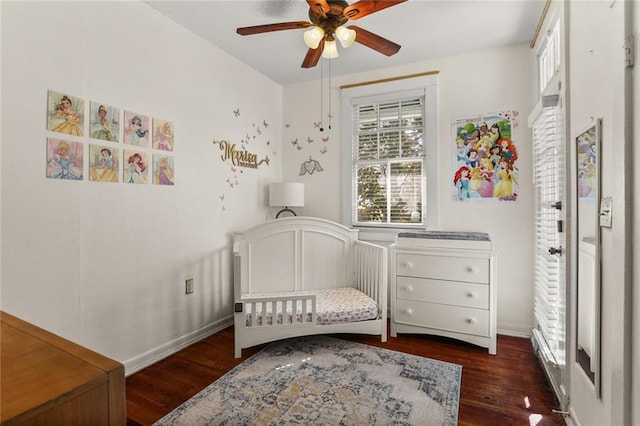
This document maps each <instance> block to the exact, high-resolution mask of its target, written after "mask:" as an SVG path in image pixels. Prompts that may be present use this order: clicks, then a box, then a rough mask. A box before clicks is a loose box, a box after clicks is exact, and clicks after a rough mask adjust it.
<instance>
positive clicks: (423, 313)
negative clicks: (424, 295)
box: [394, 300, 489, 336]
mask: <svg viewBox="0 0 640 426" xmlns="http://www.w3.org/2000/svg"><path fill="white" fill-rule="evenodd" d="M394 321H395V322H397V323H400V324H409V325H415V326H420V327H429V328H437V329H440V330H448V331H455V332H458V333H465V334H473V335H478V336H489V311H488V310H485V309H474V308H464V307H460V306H451V305H440V304H437V303H427V302H415V301H410V300H397V301H396V311H395V312H394Z"/></svg>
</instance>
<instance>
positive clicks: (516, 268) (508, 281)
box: [283, 44, 533, 336]
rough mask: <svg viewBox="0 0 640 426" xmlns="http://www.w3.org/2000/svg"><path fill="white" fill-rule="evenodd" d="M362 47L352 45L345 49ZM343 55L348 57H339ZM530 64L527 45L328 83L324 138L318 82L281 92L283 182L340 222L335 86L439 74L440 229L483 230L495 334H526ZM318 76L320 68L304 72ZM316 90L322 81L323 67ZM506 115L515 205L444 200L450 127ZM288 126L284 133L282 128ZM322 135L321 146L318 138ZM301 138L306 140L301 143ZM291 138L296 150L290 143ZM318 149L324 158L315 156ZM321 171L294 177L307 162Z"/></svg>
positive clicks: (308, 209)
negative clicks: (494, 268)
mask: <svg viewBox="0 0 640 426" xmlns="http://www.w3.org/2000/svg"><path fill="white" fill-rule="evenodd" d="M354 48H362V49H366V47H362V46H359V45H354V46H353V47H351V49H354ZM344 54H345V55H347V54H348V51H346V52H345V53H344ZM530 70H531V66H530V59H529V47H528V45H524V44H522V45H517V46H511V47H506V48H500V49H493V50H487V51H480V52H475V53H472V54H466V55H460V56H453V57H445V58H440V59H436V60H430V61H424V62H420V63H416V64H412V65H409V66H404V67H399V68H388V69H382V70H378V71H377V72H373V73H366V74H365V73H363V74H356V75H350V76H346V77H340V78H333V79H332V80H331V114H332V115H333V119H332V123H331V124H332V128H331V130H329V129H328V122H329V120H328V117H327V112H328V107H329V99H328V97H326V96H325V98H324V111H325V115H324V117H323V122H324V128H325V131H324V132H320V131H319V130H318V129H317V128H316V126H315V124H314V123H317V122H319V121H320V119H321V115H320V93H321V92H320V89H321V84H320V81H314V82H311V83H302V84H297V85H291V86H286V87H285V89H284V112H283V120H284V123H285V129H284V131H283V152H284V169H283V177H284V178H285V179H286V180H291V181H297V182H303V183H305V186H306V200H305V207H304V212H303V213H304V214H307V215H312V216H319V217H323V218H326V219H331V220H336V221H341V220H342V218H341V212H342V210H341V207H342V206H341V194H340V187H341V183H340V182H341V178H342V171H341V169H340V166H341V160H340V151H341V144H342V143H349V142H348V141H341V140H340V134H341V130H340V126H341V125H343V123H340V122H339V117H340V86H342V85H347V84H355V83H361V82H366V81H372V80H378V79H384V78H391V77H397V76H403V75H409V74H416V73H421V72H426V71H439V72H440V73H439V76H438V78H439V122H438V123H437V124H438V134H439V140H438V144H439V146H438V157H439V164H440V168H439V177H440V182H439V194H440V195H439V198H440V202H439V205H438V207H439V218H440V225H439V228H440V229H444V230H463V231H482V232H488V233H489V234H490V235H491V238H492V239H493V241H494V245H495V248H496V249H497V250H498V251H499V252H500V254H499V262H498V263H499V267H498V332H499V333H505V334H513V335H521V336H528V335H530V333H531V328H532V326H533V314H532V312H533V266H532V259H533V241H532V237H533V225H532V224H533V193H532V190H533V186H532V175H531V173H532V169H531V164H532V149H531V132H530V129H528V128H527V119H526V117H527V115H528V114H529V112H530V111H531V109H532V107H533V105H532V103H531V93H532V89H531V84H532V81H533V77H532V76H531V71H530ZM314 71H315V72H317V73H318V77H319V76H320V69H316V70H311V72H314ZM324 75H325V79H326V80H325V83H324V87H325V90H327V87H328V86H329V82H328V79H327V70H326V68H325V74H324ZM506 110H514V111H518V112H519V114H520V115H519V120H518V126H517V127H514V128H513V132H514V133H513V135H514V136H513V140H514V142H515V144H516V147H517V149H518V154H519V159H518V161H517V163H516V166H517V167H518V168H519V172H520V177H519V184H520V187H519V195H518V200H517V201H516V202H513V203H512V202H501V203H496V204H481V203H478V204H472V203H460V202H454V201H452V200H451V190H450V188H451V179H452V171H451V168H452V166H451V158H452V152H451V149H452V139H451V121H452V119H454V118H458V117H461V116H467V115H474V114H484V113H493V112H500V111H506ZM287 124H290V126H289V127H286V125H287ZM323 137H324V138H326V137H329V140H328V141H327V142H323V141H322V138H323ZM308 138H310V139H311V140H313V142H311V143H309V142H308ZM296 139H297V141H298V146H299V147H302V149H298V147H297V146H295V145H294V144H292V143H291V142H292V141H295V140H296ZM324 149H326V152H325V153H322V151H323V150H324ZM310 157H311V158H312V159H313V160H317V161H319V162H320V164H321V165H322V167H323V169H324V171H322V172H314V173H313V174H312V175H310V174H307V173H305V174H304V175H303V176H300V175H299V172H300V167H301V164H302V163H303V162H306V161H308V160H309V158H310Z"/></svg>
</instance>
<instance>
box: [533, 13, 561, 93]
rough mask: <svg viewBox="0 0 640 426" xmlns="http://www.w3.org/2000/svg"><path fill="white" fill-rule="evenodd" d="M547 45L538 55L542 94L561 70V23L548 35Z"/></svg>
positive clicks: (557, 23)
mask: <svg viewBox="0 0 640 426" xmlns="http://www.w3.org/2000/svg"><path fill="white" fill-rule="evenodd" d="M545 41H546V43H545V45H544V47H543V48H542V49H541V51H540V54H539V55H538V77H539V80H540V81H539V83H540V92H542V91H543V90H544V89H545V88H546V87H547V84H548V83H549V82H550V81H551V79H552V78H553V77H554V76H555V75H556V73H557V72H558V70H559V69H560V22H556V24H555V25H554V27H553V29H552V30H550V31H549V32H548V33H547V38H546V40H545Z"/></svg>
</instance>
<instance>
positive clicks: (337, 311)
mask: <svg viewBox="0 0 640 426" xmlns="http://www.w3.org/2000/svg"><path fill="white" fill-rule="evenodd" d="M311 294H315V295H316V321H317V324H318V325H328V324H340V323H349V322H358V321H367V320H374V319H377V318H378V316H379V309H378V304H377V303H376V301H375V300H373V299H372V298H370V297H369V296H367V295H366V294H364V293H363V292H361V291H359V290H357V289H355V288H351V287H344V288H333V289H326V290H316V291H306V292H296V293H281V294H274V293H269V294H251V297H272V296H291V295H295V296H298V295H304V296H306V295H311ZM271 305H272V304H271V303H267V309H266V311H267V312H266V315H262V304H261V303H260V304H257V305H256V312H257V314H258V315H256V324H255V325H256V326H260V325H263V317H266V324H267V325H272V324H273V317H274V315H273V312H272V306H271ZM286 305H287V306H286V314H284V315H283V312H284V311H285V309H282V302H278V303H277V304H276V312H277V314H276V315H275V316H276V324H291V323H293V312H292V311H293V309H292V302H286ZM301 305H302V304H301V303H300V302H298V303H297V306H296V313H295V315H296V321H297V322H300V321H302V306H301ZM306 309H307V320H306V321H311V301H310V300H308V301H307V307H306ZM283 317H284V318H283ZM251 320H252V312H251V305H246V325H247V327H250V326H251ZM283 321H284V323H283Z"/></svg>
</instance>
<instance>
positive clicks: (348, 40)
mask: <svg viewBox="0 0 640 426" xmlns="http://www.w3.org/2000/svg"><path fill="white" fill-rule="evenodd" d="M336 37H337V38H338V40H340V44H341V45H342V47H344V48H345V49H346V48H347V47H349V46H351V45H352V44H353V42H355V41H356V32H355V31H354V30H352V29H349V28H345V27H338V28H336Z"/></svg>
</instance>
